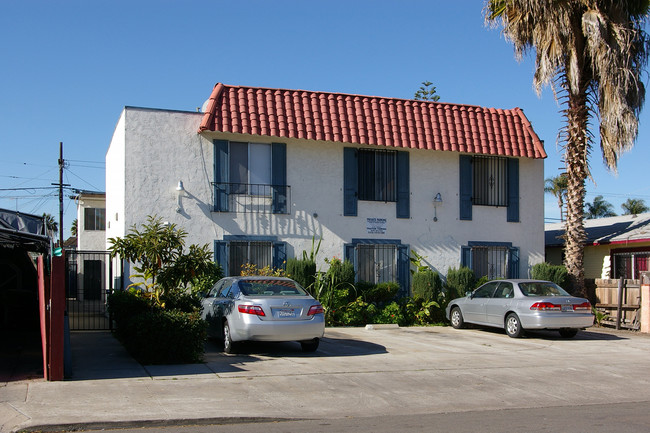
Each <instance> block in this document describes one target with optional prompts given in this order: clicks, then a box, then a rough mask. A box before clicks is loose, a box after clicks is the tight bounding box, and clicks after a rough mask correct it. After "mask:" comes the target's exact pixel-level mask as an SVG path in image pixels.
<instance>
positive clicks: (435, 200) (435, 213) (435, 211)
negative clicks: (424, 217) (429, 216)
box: [433, 193, 442, 222]
mask: <svg viewBox="0 0 650 433" xmlns="http://www.w3.org/2000/svg"><path fill="white" fill-rule="evenodd" d="M439 204H442V196H441V195H440V193H438V194H436V196H435V197H434V198H433V221H434V222H437V221H438V205H439Z"/></svg>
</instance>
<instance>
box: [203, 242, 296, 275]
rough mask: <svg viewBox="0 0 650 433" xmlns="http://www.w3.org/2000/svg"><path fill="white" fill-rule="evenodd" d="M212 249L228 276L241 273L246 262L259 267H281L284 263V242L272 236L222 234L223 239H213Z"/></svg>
mask: <svg viewBox="0 0 650 433" xmlns="http://www.w3.org/2000/svg"><path fill="white" fill-rule="evenodd" d="M214 251H215V261H216V262H217V263H219V264H220V265H221V267H222V268H223V271H224V274H226V275H229V276H232V275H241V271H242V268H243V267H244V265H246V264H251V265H255V266H256V267H257V268H258V269H261V268H265V267H267V266H268V267H272V268H283V267H284V265H285V263H286V253H285V251H286V244H285V243H284V242H278V241H276V240H275V238H274V237H264V236H258V237H245V236H224V240H222V241H215V248H214Z"/></svg>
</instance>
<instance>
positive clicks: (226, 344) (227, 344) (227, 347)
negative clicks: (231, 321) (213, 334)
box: [223, 322, 235, 353]
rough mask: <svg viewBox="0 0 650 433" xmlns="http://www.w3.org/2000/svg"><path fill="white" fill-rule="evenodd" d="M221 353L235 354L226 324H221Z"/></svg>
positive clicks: (228, 326) (233, 344)
mask: <svg viewBox="0 0 650 433" xmlns="http://www.w3.org/2000/svg"><path fill="white" fill-rule="evenodd" d="M223 351H224V353H235V343H234V342H233V341H232V336H231V335H230V325H228V322H223Z"/></svg>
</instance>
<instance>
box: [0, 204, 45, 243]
mask: <svg viewBox="0 0 650 433" xmlns="http://www.w3.org/2000/svg"><path fill="white" fill-rule="evenodd" d="M0 246H3V247H9V248H23V249H26V250H28V251H34V252H43V253H44V252H47V250H48V248H49V246H50V238H49V237H48V236H47V235H46V234H45V223H44V221H43V218H42V217H39V216H36V215H30V214H24V213H20V212H16V211H10V210H6V209H0Z"/></svg>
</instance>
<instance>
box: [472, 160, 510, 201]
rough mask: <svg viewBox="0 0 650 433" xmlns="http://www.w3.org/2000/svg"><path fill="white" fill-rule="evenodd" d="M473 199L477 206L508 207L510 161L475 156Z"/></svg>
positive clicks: (473, 161)
mask: <svg viewBox="0 0 650 433" xmlns="http://www.w3.org/2000/svg"><path fill="white" fill-rule="evenodd" d="M472 164H473V167H472V168H473V182H474V185H473V191H474V194H473V197H472V202H473V204H475V205H483V206H508V160H507V158H499V157H493V156H475V157H474V158H472Z"/></svg>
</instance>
